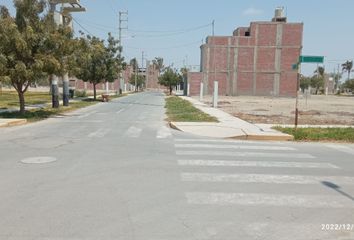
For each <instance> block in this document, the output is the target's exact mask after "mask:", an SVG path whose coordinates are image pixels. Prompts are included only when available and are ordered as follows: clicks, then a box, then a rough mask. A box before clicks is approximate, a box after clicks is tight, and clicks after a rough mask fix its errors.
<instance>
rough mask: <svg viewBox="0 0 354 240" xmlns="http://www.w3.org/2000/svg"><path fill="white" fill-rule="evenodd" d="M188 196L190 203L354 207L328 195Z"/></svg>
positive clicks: (199, 194) (346, 199) (188, 193)
mask: <svg viewBox="0 0 354 240" xmlns="http://www.w3.org/2000/svg"><path fill="white" fill-rule="evenodd" d="M186 197H187V201H188V203H190V204H212V205H232V204H237V205H248V206H255V205H264V206H276V207H281V206H287V207H304V208H354V204H353V202H352V201H351V200H350V199H348V198H343V197H341V196H327V195H280V194H257V193H214V192H187V193H186Z"/></svg>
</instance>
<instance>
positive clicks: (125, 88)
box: [124, 83, 127, 92]
mask: <svg viewBox="0 0 354 240" xmlns="http://www.w3.org/2000/svg"><path fill="white" fill-rule="evenodd" d="M126 91H127V84H126V83H124V92H126Z"/></svg>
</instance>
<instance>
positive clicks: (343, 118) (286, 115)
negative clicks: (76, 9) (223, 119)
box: [196, 95, 354, 125]
mask: <svg viewBox="0 0 354 240" xmlns="http://www.w3.org/2000/svg"><path fill="white" fill-rule="evenodd" d="M196 99H198V97H196ZM211 101H212V98H211V96H204V103H206V104H210V105H211ZM218 105H219V108H221V109H222V110H224V111H225V112H228V113H230V114H232V115H234V116H236V117H239V118H241V119H243V120H246V121H249V122H252V123H270V124H293V123H294V115H295V114H294V113H295V98H275V97H273V98H272V97H258V96H257V97H255V96H237V97H229V96H219V103H218ZM299 111H300V115H299V124H311V125H354V96H331V95H329V96H323V95H311V96H308V97H305V96H300V98H299Z"/></svg>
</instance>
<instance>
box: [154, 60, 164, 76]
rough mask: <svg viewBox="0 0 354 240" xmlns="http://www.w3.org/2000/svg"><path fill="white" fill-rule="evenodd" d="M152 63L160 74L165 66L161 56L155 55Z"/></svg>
mask: <svg viewBox="0 0 354 240" xmlns="http://www.w3.org/2000/svg"><path fill="white" fill-rule="evenodd" d="M152 64H153V65H154V67H155V68H156V69H157V70H158V71H159V74H161V72H162V71H163V70H164V68H165V66H164V64H163V58H161V57H156V58H155V59H154V60H152Z"/></svg>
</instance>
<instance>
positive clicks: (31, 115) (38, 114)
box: [0, 101, 97, 122]
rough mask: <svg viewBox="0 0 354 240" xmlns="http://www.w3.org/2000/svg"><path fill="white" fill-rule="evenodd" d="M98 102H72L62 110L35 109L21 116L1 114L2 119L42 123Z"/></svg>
mask: <svg viewBox="0 0 354 240" xmlns="http://www.w3.org/2000/svg"><path fill="white" fill-rule="evenodd" d="M95 103H97V102H93V101H80V102H71V103H70V106H68V107H63V106H60V108H51V107H46V108H41V109H33V110H29V111H26V112H25V114H23V115H22V114H20V113H19V112H4V113H0V117H2V118H25V119H27V121H28V122H36V121H40V120H43V119H46V118H49V117H52V116H55V115H61V114H63V113H65V112H70V111H74V110H76V109H79V108H84V107H88V106H91V105H93V104H95Z"/></svg>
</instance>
